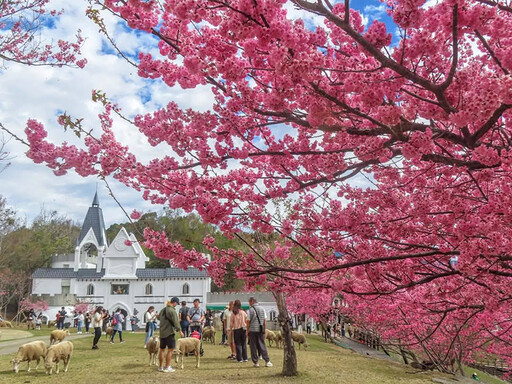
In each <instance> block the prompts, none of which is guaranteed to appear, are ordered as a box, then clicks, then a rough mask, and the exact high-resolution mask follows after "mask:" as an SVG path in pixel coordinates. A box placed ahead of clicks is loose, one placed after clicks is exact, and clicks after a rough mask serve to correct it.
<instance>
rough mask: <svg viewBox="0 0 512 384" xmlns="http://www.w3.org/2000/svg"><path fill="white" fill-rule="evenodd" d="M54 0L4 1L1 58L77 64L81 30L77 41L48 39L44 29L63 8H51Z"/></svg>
mask: <svg viewBox="0 0 512 384" xmlns="http://www.w3.org/2000/svg"><path fill="white" fill-rule="evenodd" d="M49 1H50V0H9V1H7V0H4V1H0V59H1V60H2V61H3V62H4V65H5V64H6V62H16V63H21V64H28V65H57V66H61V65H76V66H79V67H83V66H84V65H85V64H86V63H87V60H86V59H80V60H79V59H78V57H77V56H78V55H79V54H80V48H81V46H82V43H83V38H82V37H81V36H80V33H79V32H78V33H77V36H76V41H75V42H72V43H70V42H67V41H64V40H58V41H56V42H53V41H45V39H43V35H42V34H41V29H42V28H43V27H44V25H45V23H48V22H49V21H50V19H51V18H56V17H58V16H59V15H60V14H61V11H56V10H48V9H47V5H48V3H49Z"/></svg>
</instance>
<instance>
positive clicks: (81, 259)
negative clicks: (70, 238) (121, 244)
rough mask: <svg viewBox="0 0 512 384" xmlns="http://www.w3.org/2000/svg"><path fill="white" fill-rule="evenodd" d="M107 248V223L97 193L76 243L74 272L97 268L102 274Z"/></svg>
mask: <svg viewBox="0 0 512 384" xmlns="http://www.w3.org/2000/svg"><path fill="white" fill-rule="evenodd" d="M107 248H108V243H107V236H106V233H105V221H104V220H103V212H102V211H101V208H100V203H99V200H98V192H96V193H95V195H94V199H93V200H92V204H91V206H90V207H89V210H88V211H87V215H85V220H84V223H83V225H82V230H81V231H80V236H78V239H77V241H76V247H75V263H74V270H75V271H78V269H81V268H96V270H97V271H98V272H100V271H101V269H102V267H103V256H104V253H105V251H106V249H107Z"/></svg>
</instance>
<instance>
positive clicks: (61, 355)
mask: <svg viewBox="0 0 512 384" xmlns="http://www.w3.org/2000/svg"><path fill="white" fill-rule="evenodd" d="M72 355H73V343H71V341H67V340H65V341H61V342H60V343H59V344H55V345H51V346H50V348H48V351H47V352H46V358H45V359H44V366H45V368H46V373H47V374H48V375H51V374H52V372H53V368H54V366H55V373H59V362H60V361H61V360H62V361H63V362H64V372H67V371H68V367H69V361H70V360H71V356H72Z"/></svg>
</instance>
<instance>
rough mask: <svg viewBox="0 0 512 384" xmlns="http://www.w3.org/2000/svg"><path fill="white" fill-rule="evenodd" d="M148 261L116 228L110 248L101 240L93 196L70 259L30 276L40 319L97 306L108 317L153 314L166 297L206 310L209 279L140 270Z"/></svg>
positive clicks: (98, 211)
mask: <svg viewBox="0 0 512 384" xmlns="http://www.w3.org/2000/svg"><path fill="white" fill-rule="evenodd" d="M147 261H149V259H148V258H147V257H146V255H145V254H144V251H143V250H142V248H141V247H140V245H139V244H138V242H137V241H136V239H135V236H134V235H133V234H128V232H127V231H126V230H125V229H124V228H121V230H120V231H119V233H118V234H117V236H116V237H115V239H114V240H113V241H112V244H110V245H109V244H108V241H107V237H106V234H105V224H104V220H103V213H102V211H101V208H100V206H99V202H98V195H97V194H96V195H95V196H94V199H93V202H92V206H91V207H90V208H89V210H88V212H87V215H86V217H85V220H84V223H83V226H82V230H81V232H80V236H79V237H78V239H77V242H76V248H75V253H74V254H70V255H58V256H56V257H54V259H53V261H52V265H51V267H50V268H39V269H37V270H35V271H34V273H33V274H32V294H33V295H35V296H38V297H42V298H44V299H46V300H47V301H48V302H49V304H50V308H49V309H48V310H47V311H45V313H44V315H45V316H46V317H47V319H49V320H54V319H55V318H56V314H57V311H58V310H60V308H61V307H62V306H64V307H66V310H67V312H68V313H71V311H72V310H73V308H74V305H75V304H76V303H78V302H88V303H91V304H94V305H101V306H103V307H104V308H106V309H107V310H108V311H109V312H112V311H113V310H115V309H117V308H121V310H122V312H123V313H124V315H125V316H130V315H132V314H136V315H137V317H138V318H139V319H141V323H139V325H140V324H143V323H142V317H143V316H142V315H143V314H144V312H146V310H147V309H148V307H149V306H151V305H152V306H154V307H155V308H156V309H157V310H158V309H160V308H162V307H163V306H164V305H165V302H166V301H167V300H169V299H170V297H172V296H177V297H179V299H180V300H185V301H187V303H189V304H190V305H191V304H192V302H193V300H194V299H195V298H198V299H200V300H201V306H202V307H203V308H206V305H207V297H208V296H207V294H208V292H210V286H211V278H210V277H209V276H208V275H207V273H206V271H201V270H198V269H196V268H188V269H187V270H183V269H179V268H162V269H156V268H146V262H147Z"/></svg>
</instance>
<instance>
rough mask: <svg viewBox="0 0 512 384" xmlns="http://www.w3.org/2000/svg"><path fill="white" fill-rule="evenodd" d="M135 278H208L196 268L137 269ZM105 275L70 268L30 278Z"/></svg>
mask: <svg viewBox="0 0 512 384" xmlns="http://www.w3.org/2000/svg"><path fill="white" fill-rule="evenodd" d="M136 273H137V277H138V278H140V279H166V278H175V277H184V278H193V277H208V273H207V272H206V271H205V270H203V271H200V270H199V269H197V268H189V269H187V270H184V269H179V268H165V269H164V268H146V269H137V272H136ZM104 275H105V270H104V269H102V270H101V272H96V269H92V268H87V269H85V268H84V269H79V270H78V271H76V272H75V271H73V269H72V268H38V269H36V270H35V271H34V273H32V278H40V279H55V278H64V279H71V278H78V279H95V278H96V279H99V278H101V277H103V276H104Z"/></svg>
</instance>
